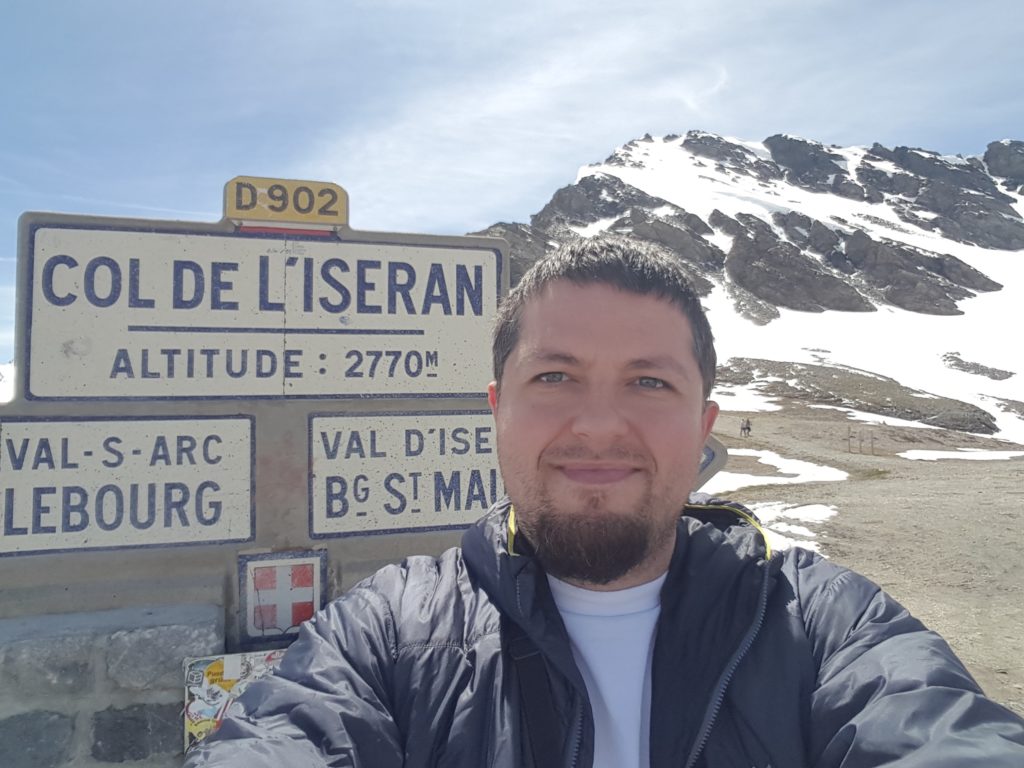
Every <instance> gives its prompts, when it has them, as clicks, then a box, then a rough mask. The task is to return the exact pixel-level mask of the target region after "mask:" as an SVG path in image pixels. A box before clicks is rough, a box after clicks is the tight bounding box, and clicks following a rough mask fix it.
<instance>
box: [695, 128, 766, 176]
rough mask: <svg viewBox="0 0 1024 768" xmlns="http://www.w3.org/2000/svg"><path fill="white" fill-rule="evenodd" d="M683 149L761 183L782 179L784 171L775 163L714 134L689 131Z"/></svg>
mask: <svg viewBox="0 0 1024 768" xmlns="http://www.w3.org/2000/svg"><path fill="white" fill-rule="evenodd" d="M682 147H683V149H685V150H687V151H688V152H690V153H691V154H693V155H696V156H697V157H704V158H707V159H708V160H711V161H713V162H714V163H715V164H716V165H718V166H720V167H722V168H724V169H726V170H729V171H733V172H737V173H743V174H747V175H750V176H753V177H754V178H756V179H760V180H761V181H770V180H772V179H781V178H782V170H781V169H780V168H779V167H778V166H777V165H776V164H775V163H772V162H769V161H767V160H763V159H761V158H760V157H758V156H757V155H756V154H754V153H753V152H752V151H751V150H749V149H748V148H747V147H744V146H743V145H741V144H735V143H733V142H730V141H726V140H725V139H723V138H722V137H721V136H715V135H714V134H712V133H704V132H703V131H689V132H688V133H687V134H686V138H685V139H683V143H682Z"/></svg>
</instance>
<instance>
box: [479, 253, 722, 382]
mask: <svg viewBox="0 0 1024 768" xmlns="http://www.w3.org/2000/svg"><path fill="white" fill-rule="evenodd" d="M556 280H568V281H570V282H572V283H575V284H576V285H591V284H594V283H598V284H601V285H608V286H611V287H613V288H618V289H619V290H622V291H628V292H629V293H636V294H639V295H641V296H656V297H658V298H660V299H665V300H667V301H669V302H671V303H672V304H675V305H676V306H677V307H679V309H680V311H682V313H683V315H684V316H685V317H686V319H687V320H689V322H690V330H691V332H692V333H693V354H694V357H696V358H697V365H698V367H699V368H700V375H701V382H702V384H703V389H704V399H705V400H706V399H707V398H708V396H709V395H710V394H711V388H712V387H713V386H714V384H715V365H716V363H717V359H716V356H715V340H714V337H713V336H712V335H711V326H710V324H709V323H708V319H707V317H706V316H705V315H704V308H703V307H701V305H700V297H698V296H697V293H696V291H694V290H693V286H692V285H691V283H690V280H689V278H688V277H687V275H686V272H685V270H684V269H683V267H682V265H681V264H680V263H679V260H678V259H676V258H674V257H672V256H670V255H668V254H666V253H664V252H661V251H658V250H655V249H654V248H651V247H649V246H645V245H641V244H639V243H635V242H630V241H628V240H625V239H624V238H621V237H611V236H601V237H595V238H590V239H580V240H574V241H572V242H570V243H568V244H566V245H563V246H561V247H560V248H558V249H557V250H555V251H553V252H552V253H551V254H549V255H547V256H544V257H542V258H541V259H539V260H538V261H537V262H536V263H535V264H534V265H533V266H532V267H530V268H529V269H528V270H527V271H526V274H524V275H523V277H522V279H521V280H520V281H519V283H518V284H517V285H516V286H515V287H514V288H513V289H512V290H511V291H509V294H508V296H506V297H505V299H504V300H503V301H502V302H501V305H500V306H499V307H498V316H497V318H496V319H495V323H494V342H493V346H492V353H493V355H494V380H495V381H496V382H497V384H498V386H499V387H500V386H501V376H502V374H503V373H504V371H505V361H506V360H507V359H508V356H509V355H510V354H512V350H513V349H515V347H516V344H517V343H519V322H520V318H521V317H522V314H523V307H524V306H526V303H527V302H528V301H529V300H530V299H532V298H534V297H535V296H537V295H538V294H540V292H541V291H542V290H544V288H545V286H547V285H549V284H550V283H553V282H555V281H556Z"/></svg>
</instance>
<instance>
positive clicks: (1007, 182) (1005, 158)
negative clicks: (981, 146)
mask: <svg viewBox="0 0 1024 768" xmlns="http://www.w3.org/2000/svg"><path fill="white" fill-rule="evenodd" d="M984 160H985V165H986V166H987V167H988V172H989V173H991V174H992V175H993V176H999V177H1002V178H1003V179H1004V186H1005V188H1006V189H1010V190H1016V191H1017V192H1020V193H1024V141H1010V140H1009V139H1006V140H1004V141H993V142H992V143H991V144H989V145H988V149H986V150H985V157H984Z"/></svg>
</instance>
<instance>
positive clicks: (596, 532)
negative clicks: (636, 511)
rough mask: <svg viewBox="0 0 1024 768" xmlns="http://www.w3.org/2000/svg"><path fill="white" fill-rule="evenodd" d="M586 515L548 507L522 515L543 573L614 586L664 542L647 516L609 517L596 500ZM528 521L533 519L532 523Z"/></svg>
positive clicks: (525, 531)
mask: <svg viewBox="0 0 1024 768" xmlns="http://www.w3.org/2000/svg"><path fill="white" fill-rule="evenodd" d="M592 506H593V508H592V509H590V510H587V511H586V512H584V513H581V514H572V515H567V514H564V513H563V514H559V513H557V512H555V511H554V510H553V509H552V508H551V505H550V504H549V503H545V504H543V505H542V506H541V507H540V508H534V509H532V510H531V512H530V514H529V515H528V516H523V517H522V518H518V517H517V523H518V525H519V528H520V529H521V530H522V532H523V533H524V534H525V536H526V538H527V539H528V540H529V542H530V544H531V545H533V549H534V552H535V554H536V557H537V559H538V560H539V561H540V564H541V565H542V566H543V567H544V570H545V571H546V572H547V573H548V574H550V575H551V576H554V577H555V578H557V579H562V580H563V581H575V582H585V583H589V584H609V583H611V582H613V581H615V580H616V579H619V578H621V577H623V576H625V575H626V574H627V573H629V572H630V571H631V570H633V569H634V568H636V567H637V566H638V565H640V564H641V563H642V562H644V560H646V559H647V557H648V555H650V554H651V552H652V550H653V549H654V548H655V546H656V545H657V544H658V543H660V541H662V540H663V539H662V538H661V537H662V535H663V532H662V531H654V530H652V527H651V521H650V520H649V519H648V518H645V517H640V516H637V515H625V514H617V513H607V512H604V511H602V510H600V509H599V508H598V507H599V502H597V501H596V500H595V502H594V503H593V504H592ZM527 518H528V519H527Z"/></svg>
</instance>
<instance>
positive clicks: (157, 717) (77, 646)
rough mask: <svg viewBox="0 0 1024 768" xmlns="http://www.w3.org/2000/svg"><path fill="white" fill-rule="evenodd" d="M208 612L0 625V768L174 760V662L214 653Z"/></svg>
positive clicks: (214, 627) (174, 610)
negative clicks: (2, 767)
mask: <svg viewBox="0 0 1024 768" xmlns="http://www.w3.org/2000/svg"><path fill="white" fill-rule="evenodd" d="M223 617H224V611H223V608H222V607H220V606H216V605H175V606H158V607H150V608H128V609H121V610H113V611H102V612H95V613H77V614H62V615H60V614H58V615H47V616H35V617H24V618H16V619H3V620H0V745H3V747H2V759H0V762H2V764H3V766H4V767H5V768H57V766H76V768H79V767H81V768H101V767H102V766H113V765H118V766H120V765H125V764H127V765H131V766H133V767H139V768H142V767H143V766H144V767H145V768H170V767H171V766H180V765H181V762H182V743H183V738H184V736H183V724H182V707H183V703H184V683H183V675H182V661H183V660H184V659H185V658H186V657H191V656H209V655H213V654H218V653H223V651H224V618H223Z"/></svg>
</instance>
